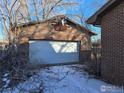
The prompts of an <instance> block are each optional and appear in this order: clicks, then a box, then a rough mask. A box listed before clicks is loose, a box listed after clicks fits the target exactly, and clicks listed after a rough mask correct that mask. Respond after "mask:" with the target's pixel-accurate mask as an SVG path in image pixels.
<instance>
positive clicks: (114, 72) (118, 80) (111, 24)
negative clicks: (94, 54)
mask: <svg viewBox="0 0 124 93" xmlns="http://www.w3.org/2000/svg"><path fill="white" fill-rule="evenodd" d="M101 71H102V72H101V74H102V77H103V78H104V79H106V80H108V81H110V82H111V83H114V84H116V85H124V1H122V2H121V3H120V4H119V5H118V6H116V7H115V8H114V9H113V10H111V11H110V12H109V13H107V14H106V15H104V16H103V18H102V65H101Z"/></svg>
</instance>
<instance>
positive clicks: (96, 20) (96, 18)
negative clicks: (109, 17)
mask: <svg viewBox="0 0 124 93" xmlns="http://www.w3.org/2000/svg"><path fill="white" fill-rule="evenodd" d="M122 1H123V0H109V1H108V2H107V3H106V4H105V5H103V7H101V8H100V9H99V10H98V11H97V12H96V13H95V14H94V15H93V16H91V17H90V18H89V19H88V20H87V21H86V22H87V23H88V24H93V25H96V26H97V25H100V24H101V18H102V16H104V15H105V14H107V13H108V12H110V11H111V10H112V9H113V8H114V7H116V6H117V5H119V4H120V3H121V2H122Z"/></svg>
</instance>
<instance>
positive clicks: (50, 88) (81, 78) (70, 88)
mask: <svg viewBox="0 0 124 93" xmlns="http://www.w3.org/2000/svg"><path fill="white" fill-rule="evenodd" d="M82 67H84V66H82V65H68V66H67V65H66V66H52V67H49V68H45V69H41V70H39V72H38V73H37V74H36V75H34V76H32V77H31V78H30V79H29V80H27V81H26V82H23V83H20V84H18V85H17V86H16V87H15V88H13V90H10V89H7V90H5V91H4V92H3V93H124V91H122V89H121V88H118V87H115V86H112V85H110V84H106V83H105V82H103V81H100V80H97V79H95V78H90V76H89V75H88V74H87V73H86V72H85V71H82V69H77V68H82ZM39 90H40V91H39ZM42 91H44V92H42Z"/></svg>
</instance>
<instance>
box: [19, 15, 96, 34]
mask: <svg viewBox="0 0 124 93" xmlns="http://www.w3.org/2000/svg"><path fill="white" fill-rule="evenodd" d="M57 19H66V20H67V21H68V22H71V23H73V24H75V25H76V26H78V27H80V28H81V29H83V30H86V31H88V33H89V34H91V35H97V34H96V33H95V32H92V31H90V30H89V29H87V28H85V27H83V26H81V25H80V24H78V23H76V22H74V21H73V20H71V19H70V18H68V17H67V16H66V15H58V16H55V17H52V18H49V19H47V20H42V21H32V22H28V23H21V24H18V25H17V27H25V26H29V25H35V24H40V23H45V22H47V21H52V20H57Z"/></svg>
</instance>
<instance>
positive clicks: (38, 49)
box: [29, 40, 80, 64]
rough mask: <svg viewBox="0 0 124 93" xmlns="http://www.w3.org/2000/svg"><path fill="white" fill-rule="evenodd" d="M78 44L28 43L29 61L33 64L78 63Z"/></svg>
mask: <svg viewBox="0 0 124 93" xmlns="http://www.w3.org/2000/svg"><path fill="white" fill-rule="evenodd" d="M79 46H80V43H79V42H66V41H64V42H63V41H62V42H61V41H44V40H38V41H37V40H30V41H29V60H30V63H33V64H59V63H70V62H79V49H80V48H79Z"/></svg>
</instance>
